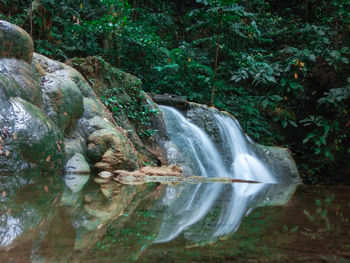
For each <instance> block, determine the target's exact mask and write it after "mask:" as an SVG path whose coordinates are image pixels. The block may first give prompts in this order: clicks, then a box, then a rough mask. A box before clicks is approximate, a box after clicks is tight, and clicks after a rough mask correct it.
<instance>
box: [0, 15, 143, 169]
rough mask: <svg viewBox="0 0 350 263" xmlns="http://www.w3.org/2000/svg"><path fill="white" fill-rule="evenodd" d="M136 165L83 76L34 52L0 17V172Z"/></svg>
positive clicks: (132, 152) (132, 151) (121, 133)
mask: <svg viewBox="0 0 350 263" xmlns="http://www.w3.org/2000/svg"><path fill="white" fill-rule="evenodd" d="M73 161H74V165H72V162H73ZM140 163H141V162H140V160H139V158H138V153H137V151H136V150H135V148H134V146H133V145H132V143H131V142H130V141H129V140H128V138H127V137H126V135H125V132H124V131H123V130H122V129H121V128H119V127H118V126H116V125H115V124H114V123H113V119H112V117H111V115H110V114H109V113H108V111H107V109H106V108H105V106H104V105H103V104H102V102H101V101H100V99H99V97H98V96H97V95H96V94H95V92H94V91H93V90H92V88H91V87H90V86H89V84H88V83H87V82H86V81H85V79H84V77H83V76H82V75H81V74H80V73H79V72H78V71H76V70H75V69H73V68H72V67H70V66H67V65H65V64H63V63H60V62H58V61H54V60H51V59H48V58H46V57H44V56H41V55H39V54H34V53H33V42H32V40H31V39H30V37H29V35H28V34H27V33H26V32H25V31H23V30H22V29H21V28H19V27H17V26H14V25H12V24H10V23H8V22H5V21H0V172H2V171H8V172H15V171H20V170H25V169H39V170H44V171H48V172H58V171H62V170H64V169H65V170H67V171H68V170H69V171H70V170H74V172H87V171H89V170H90V167H89V165H92V166H95V167H97V168H101V169H105V168H106V167H107V168H109V169H111V170H116V169H127V170H133V169H136V168H138V167H139V164H140ZM73 166H74V169H73V168H69V167H73Z"/></svg>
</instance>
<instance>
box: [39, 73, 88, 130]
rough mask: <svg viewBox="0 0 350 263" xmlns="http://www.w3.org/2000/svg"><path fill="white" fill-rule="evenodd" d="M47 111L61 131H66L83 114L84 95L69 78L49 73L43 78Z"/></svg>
mask: <svg viewBox="0 0 350 263" xmlns="http://www.w3.org/2000/svg"><path fill="white" fill-rule="evenodd" d="M41 86H42V89H43V92H44V104H45V111H46V113H47V114H48V116H49V117H50V118H51V119H52V120H53V121H54V122H55V123H56V124H57V126H58V127H59V128H60V129H61V131H63V132H64V131H66V129H67V128H69V127H70V126H72V125H73V124H74V123H75V121H76V120H77V119H79V118H80V117H81V116H82V115H83V96H82V94H81V92H80V90H79V88H78V87H77V85H76V84H75V83H74V82H73V81H72V80H70V79H69V78H62V77H58V76H53V75H51V74H47V75H45V76H44V77H43V80H42V85H41Z"/></svg>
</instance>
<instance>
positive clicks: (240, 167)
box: [155, 106, 278, 243]
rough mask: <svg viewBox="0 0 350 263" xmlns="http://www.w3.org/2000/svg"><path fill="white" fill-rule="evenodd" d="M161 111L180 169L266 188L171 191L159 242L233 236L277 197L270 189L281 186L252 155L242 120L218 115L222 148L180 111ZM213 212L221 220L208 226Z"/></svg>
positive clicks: (169, 147)
mask: <svg viewBox="0 0 350 263" xmlns="http://www.w3.org/2000/svg"><path fill="white" fill-rule="evenodd" d="M160 109H161V111H162V113H163V117H164V121H165V124H166V130H167V134H168V137H169V141H168V142H167V143H166V151H167V157H168V160H169V162H170V163H173V164H177V165H179V166H180V167H181V168H182V170H183V172H184V173H185V174H190V175H200V176H204V177H231V178H235V179H245V180H254V181H259V182H262V183H261V184H226V185H223V184H220V183H212V184H197V185H189V184H183V185H180V186H176V187H170V186H169V187H168V188H167V192H166V195H165V197H164V198H163V204H164V205H165V206H166V211H165V213H164V217H163V221H162V225H161V228H160V231H159V233H158V236H157V239H156V240H155V242H156V243H161V242H168V241H170V240H172V239H174V238H176V237H177V236H178V235H180V234H181V233H183V235H184V237H185V238H187V239H190V240H193V241H198V242H199V241H203V240H207V241H208V240H214V239H217V238H218V237H221V236H225V235H228V234H230V233H232V232H233V231H235V230H236V229H237V228H238V226H239V224H240V222H241V219H242V218H243V217H244V216H245V215H246V214H247V213H248V212H249V211H250V210H251V209H252V208H254V207H255V206H257V205H261V203H264V202H265V203H266V202H269V198H270V197H268V196H267V194H266V193H268V192H269V194H270V195H271V193H270V192H271V191H269V189H270V188H269V187H271V184H275V183H277V182H278V180H277V179H276V178H275V176H274V175H273V174H272V173H271V172H270V171H269V169H268V168H267V167H266V166H265V165H264V164H263V163H262V162H261V161H260V160H259V159H258V158H257V157H256V156H255V155H254V154H253V152H252V151H251V150H250V148H249V144H248V142H247V140H246V137H245V135H244V134H243V133H242V130H241V127H240V126H239V124H238V122H237V121H236V120H234V119H232V118H230V117H228V116H226V115H223V114H221V113H219V112H217V113H214V114H213V120H212V121H214V122H215V124H216V125H217V127H218V131H219V133H220V134H219V136H220V138H221V142H222V145H217V144H215V143H214V142H213V141H212V139H211V138H210V137H209V135H208V134H206V132H205V131H204V130H203V129H202V128H200V127H198V126H197V125H195V124H194V123H193V122H192V121H191V120H189V119H187V118H185V116H184V115H182V114H181V113H180V112H179V111H178V110H176V109H174V108H171V107H167V106H160ZM209 110H210V109H209ZM224 160H225V161H224ZM227 160H228V161H227ZM212 211H215V216H212V217H211V220H210V223H208V222H207V221H208V220H204V218H205V216H207V215H208V213H212ZM203 224H209V225H207V226H206V227H205V229H206V231H205V232H203V231H201V232H200V233H199V232H198V231H196V228H197V227H198V225H202V226H203ZM202 229H203V228H202Z"/></svg>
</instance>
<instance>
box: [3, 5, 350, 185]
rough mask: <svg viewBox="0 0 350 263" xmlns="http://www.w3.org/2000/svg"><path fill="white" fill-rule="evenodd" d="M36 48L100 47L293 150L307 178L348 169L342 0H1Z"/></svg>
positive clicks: (349, 91) (146, 80) (60, 52)
mask: <svg viewBox="0 0 350 263" xmlns="http://www.w3.org/2000/svg"><path fill="white" fill-rule="evenodd" d="M0 11H1V17H0V19H4V20H7V21H10V22H12V23H15V24H17V25H19V26H21V27H23V28H24V29H25V30H27V32H30V34H31V36H32V38H33V39H34V40H35V45H36V52H38V53H41V54H43V55H46V56H49V57H51V58H54V59H58V60H61V61H65V60H66V59H68V58H72V57H86V56H91V55H99V56H101V57H102V58H103V59H104V60H105V61H108V62H109V63H111V64H112V65H113V66H115V67H118V68H121V69H123V70H125V71H127V72H130V73H132V74H134V75H136V76H138V77H139V78H140V79H141V80H142V83H143V89H144V90H145V91H147V92H154V93H175V94H178V95H182V96H186V97H187V98H188V100H191V101H195V102H199V103H206V104H208V105H212V106H215V107H217V108H219V109H221V110H226V111H229V112H231V113H232V114H234V115H235V116H237V118H238V119H239V120H240V122H241V124H242V126H243V127H244V129H245V131H246V132H247V133H248V134H249V135H250V136H251V137H252V138H254V139H255V140H256V141H257V142H259V143H264V144H270V145H283V146H286V147H288V148H289V149H291V150H292V152H293V154H294V158H295V159H296V162H297V164H298V166H299V169H300V171H301V175H302V178H303V180H304V182H306V183H319V182H325V183H332V182H338V181H341V182H349V181H350V134H349V129H350V118H349V114H350V103H349V102H350V74H349V72H350V70H349V69H350V67H349V54H350V50H349V39H350V38H349V31H350V23H349V22H350V2H349V1H348V0H328V1H323V0H305V1H297V0H290V1H278V0H249V1H248V0H244V1H243V0H173V1H170V0H129V1H128V0H56V1H55V0H34V1H32V0H0Z"/></svg>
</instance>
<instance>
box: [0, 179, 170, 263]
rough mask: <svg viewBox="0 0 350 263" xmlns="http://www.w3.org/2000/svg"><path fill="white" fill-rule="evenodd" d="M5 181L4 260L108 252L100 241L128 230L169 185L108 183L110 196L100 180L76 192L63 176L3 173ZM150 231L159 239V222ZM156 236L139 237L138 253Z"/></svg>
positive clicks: (73, 258)
mask: <svg viewBox="0 0 350 263" xmlns="http://www.w3.org/2000/svg"><path fill="white" fill-rule="evenodd" d="M3 181H6V186H7V188H6V186H4V185H3ZM10 181H11V182H12V183H13V184H12V185H10V184H9V182H10ZM0 185H1V186H4V187H2V189H3V192H2V195H1V196H0V201H1V202H0V203H1V206H0V262H27V261H33V262H80V261H81V260H82V258H83V257H84V256H85V255H86V253H91V249H92V248H93V247H95V248H97V250H96V251H95V250H94V252H93V253H94V254H96V255H98V254H99V253H100V252H103V251H100V250H99V249H98V248H99V246H98V245H96V244H97V243H98V242H99V244H100V243H106V242H108V240H109V238H111V235H113V233H123V229H124V225H128V224H137V222H135V219H136V218H138V217H139V216H140V215H139V212H140V211H141V212H142V213H143V211H146V209H147V210H149V209H151V208H152V206H153V205H154V203H155V201H157V199H159V198H160V197H161V196H162V194H163V190H164V187H163V186H157V185H156V184H154V185H150V186H149V185H146V184H145V185H142V186H124V185H121V184H119V183H116V182H114V183H109V187H110V192H111V193H113V195H112V196H110V198H106V196H105V195H103V194H102V193H101V191H100V189H99V188H98V187H97V185H96V184H91V183H90V184H88V185H86V186H85V187H84V189H83V190H82V191H75V190H77V188H73V190H74V191H72V190H71V189H70V188H69V187H68V186H66V185H64V184H63V181H62V180H61V179H60V178H59V179H54V177H53V178H47V177H46V178H43V177H41V176H33V175H28V176H24V175H21V176H16V175H11V178H6V179H5V178H4V177H0ZM62 193H63V194H62ZM86 193H88V194H86ZM140 206H142V208H139V207H140ZM142 213H141V214H142ZM146 214H147V213H146ZM149 219H150V220H151V221H152V220H153V217H150V218H149ZM152 222H153V221H152ZM149 225H150V226H151V223H149ZM158 227H159V226H158ZM111 231H112V232H111ZM147 231H148V232H149V234H148V235H149V236H150V237H151V236H152V237H153V238H154V237H155V236H156V234H155V233H156V231H157V226H152V227H150V228H149V229H148V230H147ZM111 233H112V234H111ZM106 234H107V235H106ZM106 238H107V239H106ZM135 238H137V236H135ZM152 241H153V239H152V240H151V239H149V240H143V239H140V240H139V241H138V243H137V244H138V245H137V247H136V246H135V253H136V254H138V253H139V251H140V248H141V247H142V246H143V245H145V244H146V245H147V244H148V245H150V244H151V243H152ZM125 242H126V241H125ZM141 243H142V244H141ZM135 244H136V243H135ZM115 245H116V246H117V244H115ZM148 245H147V246H148ZM115 249H117V251H115V253H114V255H116V254H118V256H119V257H120V258H121V259H122V258H127V257H128V256H129V255H130V253H131V251H130V248H128V249H125V250H124V249H121V248H118V247H116V248H115ZM118 249H119V250H118Z"/></svg>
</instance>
